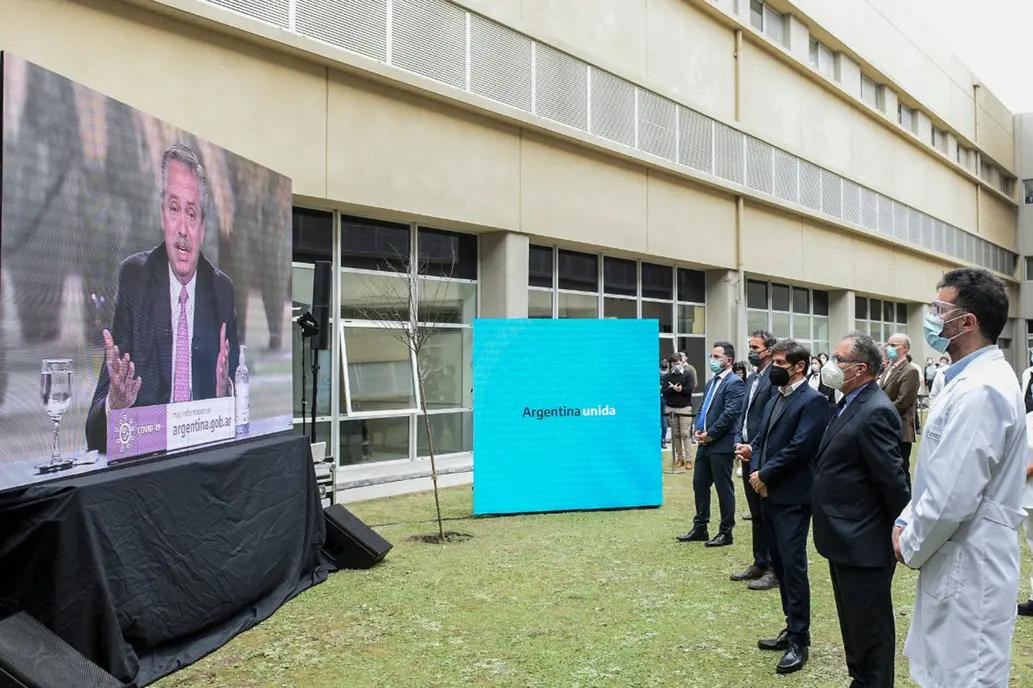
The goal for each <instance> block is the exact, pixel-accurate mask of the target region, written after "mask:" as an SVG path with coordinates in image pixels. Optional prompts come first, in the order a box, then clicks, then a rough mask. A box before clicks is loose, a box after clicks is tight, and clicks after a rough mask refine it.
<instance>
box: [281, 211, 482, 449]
mask: <svg viewBox="0 0 1033 688" xmlns="http://www.w3.org/2000/svg"><path fill="white" fill-rule="evenodd" d="M293 235H294V255H293V257H294V266H293V281H292V289H293V305H294V312H295V315H298V314H300V313H302V312H304V311H306V310H310V309H311V308H312V304H313V273H314V266H313V263H314V262H315V261H317V260H326V261H330V262H331V263H332V264H334V261H335V258H334V253H335V248H336V252H337V254H338V257H337V258H336V264H334V269H335V274H336V278H337V279H336V281H337V290H336V292H335V293H333V294H332V295H331V302H332V304H331V305H332V306H333V308H332V309H331V314H332V315H331V319H330V327H331V331H332V333H333V336H332V337H331V346H330V349H329V350H326V351H318V352H315V355H316V356H317V357H318V361H319V376H318V381H317V388H318V390H319V393H318V403H317V407H316V414H317V417H318V418H319V421H318V422H317V438H318V437H319V433H322V434H323V435H324V439H325V440H326V441H328V442H329V443H330V446H331V447H333V446H336V447H337V452H338V453H337V458H338V462H339V464H340V465H348V464H354V463H363V462H370V461H384V460H391V459H400V458H416V457H419V456H425V455H426V454H427V451H428V449H427V439H426V432H425V430H424V428H423V423H422V419H421V418H420V413H419V410H420V409H421V408H422V407H423V406H424V405H425V406H426V407H427V409H428V410H429V411H430V412H431V413H432V414H433V416H432V418H431V425H432V427H433V432H434V444H435V451H436V453H441V454H445V453H451V452H459V451H469V450H470V447H471V444H472V441H471V437H472V432H471V428H472V412H471V409H472V404H473V400H472V394H473V375H472V370H473V369H472V343H473V342H472V339H473V337H472V334H473V331H472V324H473V320H474V318H475V317H476V316H477V310H478V306H477V302H478V294H477V246H478V244H477V237H476V236H475V235H471V234H463V233H458V232H448V231H444V230H439V229H434V228H426V227H418V226H416V225H407V224H398V223H390V222H382V221H376V220H369V219H365V218H356V217H348V216H344V215H339V216H336V217H335V215H334V214H333V213H329V212H323V211H315V210H307V209H300V208H296V209H295V210H294V217H293ZM413 304H415V307H416V309H417V318H418V320H419V321H420V322H422V323H431V324H433V325H435V326H436V327H435V331H434V335H433V336H432V337H430V338H429V339H428V340H427V342H426V343H425V344H424V346H423V348H422V349H421V350H420V353H419V356H418V357H417V356H415V355H413V354H412V352H411V351H410V350H409V348H408V346H407V345H406V343H405V341H403V340H402V339H400V338H399V337H398V334H399V332H402V331H404V329H405V328H408V327H410V324H409V323H410V308H411V307H412V305H413ZM301 345H302V343H301V340H300V335H299V333H298V330H297V328H295V331H294V347H295V351H296V352H300V351H301ZM335 363H336V364H337V365H335ZM417 364H418V365H419V369H420V371H421V372H422V382H423V384H422V385H420V384H419V380H418V379H417V377H416V371H417ZM293 368H294V371H293V373H294V415H295V426H296V427H300V421H301V412H302V409H301V396H302V389H301V387H302V381H303V380H305V376H308V375H309V374H310V373H309V371H308V370H305V371H304V372H305V375H304V376H303V374H302V361H301V356H300V355H296V356H294V360H293ZM335 372H336V375H335ZM305 382H306V392H308V396H309V403H311V396H310V395H311V380H310V379H308V380H305ZM418 421H419V422H418ZM335 438H336V439H335ZM335 442H336V444H335ZM330 453H331V454H332V453H333V450H331V451H330Z"/></svg>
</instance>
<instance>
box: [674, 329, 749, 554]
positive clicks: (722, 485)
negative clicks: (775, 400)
mask: <svg viewBox="0 0 1033 688" xmlns="http://www.w3.org/2000/svg"><path fill="white" fill-rule="evenodd" d="M734 362H735V348H734V347H733V346H732V344H731V343H730V342H723V341H719V342H714V348H713V349H712V350H711V352H710V361H709V364H710V371H711V372H712V373H714V377H712V378H711V379H710V382H708V383H707V386H706V389H705V390H704V391H703V403H702V405H701V406H700V409H699V414H698V415H697V416H696V424H695V434H694V436H695V439H696V441H697V442H698V443H699V447H698V448H697V449H696V463H695V474H694V475H693V476H692V490H693V494H694V496H695V501H696V516H695V518H694V519H693V522H692V530H690V531H689V532H688V533H686V534H685V535H679V536H677V540H678V541H679V542H694V541H700V540H703V541H706V546H707V547H724V546H726V545H730V544H732V529H733V528H734V527H735V486H734V485H733V484H732V467H733V463H734V462H735V455H734V453H733V450H734V447H735V436H736V430H737V429H738V427H739V425H738V420H739V413H740V411H741V410H742V401H743V396H744V395H745V392H746V384H745V383H744V382H743V381H742V378H740V377H739V376H738V375H734V374H732V363H734ZM711 485H713V486H714V487H716V488H717V500H718V503H719V504H720V505H721V526H720V531H719V532H718V534H717V535H716V536H714V539H712V540H711V539H710V534H709V532H708V525H709V523H710V487H711Z"/></svg>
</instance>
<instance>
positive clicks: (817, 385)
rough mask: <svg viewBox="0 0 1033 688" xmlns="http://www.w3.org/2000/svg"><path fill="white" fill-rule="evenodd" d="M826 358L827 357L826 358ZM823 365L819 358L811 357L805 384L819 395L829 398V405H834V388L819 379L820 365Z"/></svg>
mask: <svg viewBox="0 0 1033 688" xmlns="http://www.w3.org/2000/svg"><path fill="white" fill-rule="evenodd" d="M826 360H828V359H826ZM823 365H825V364H824V363H822V362H821V360H820V359H817V358H814V359H811V366H810V369H809V372H808V373H807V384H808V385H810V386H811V389H813V390H815V391H816V392H818V394H820V395H821V396H823V397H825V398H826V399H828V400H829V406H835V405H836V390H834V389H832V388H831V387H829V386H828V385H826V384H825V382H824V380H822V379H821V367H822V366H823Z"/></svg>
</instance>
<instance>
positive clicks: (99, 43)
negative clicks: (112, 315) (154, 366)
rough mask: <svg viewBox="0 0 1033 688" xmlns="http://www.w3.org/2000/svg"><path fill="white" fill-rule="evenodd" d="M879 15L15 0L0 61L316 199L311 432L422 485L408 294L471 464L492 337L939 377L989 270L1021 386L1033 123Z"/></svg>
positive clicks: (304, 218)
mask: <svg viewBox="0 0 1033 688" xmlns="http://www.w3.org/2000/svg"><path fill="white" fill-rule="evenodd" d="M880 4H885V5H887V6H889V5H891V4H892V3H890V1H889V0H880V1H879V2H877V1H876V0H871V1H870V2H865V1H862V0H851V1H844V2H835V3H829V2H823V1H822V0H797V2H795V3H789V2H784V1H782V0H770V1H766V2H760V1H758V0H562V1H556V0H458V1H455V2H453V1H451V0H333V1H327V0H131V1H130V0H126V1H122V0H82V1H79V2H73V1H71V0H0V16H3V17H4V19H5V21H3V22H0V48H3V49H7V50H11V51H12V52H15V53H17V54H19V55H21V56H22V57H24V58H26V59H28V60H30V61H33V62H36V63H38V64H40V65H42V66H44V67H47V68H48V69H52V70H54V71H57V72H59V73H61V74H64V75H65V76H68V77H70V78H72V79H75V80H77V81H80V82H82V83H84V84H86V85H87V86H90V87H92V88H95V89H98V90H100V91H102V92H104V93H106V94H108V95H111V96H113V97H116V98H118V99H120V100H123V101H125V102H127V103H129V104H131V105H133V106H134V107H138V108H141V109H143V110H145V111H147V112H150V113H152V114H155V115H157V116H159V117H162V118H163V119H166V120H168V121H170V122H172V123H174V124H176V125H178V126H182V127H184V128H186V129H189V130H192V131H194V132H196V133H197V134H199V135H201V136H204V137H206V138H208V139H210V140H212V141H214V142H217V143H218V144H219V145H223V146H226V147H227V148H229V149H231V150H233V151H235V152H238V153H240V154H241V155H244V156H246V157H248V158H251V159H253V160H255V161H256V162H259V163H261V164H263V165H267V166H269V167H271V168H273V169H276V170H277V171H280V172H282V173H284V174H286V175H288V176H290V177H291V178H292V179H293V184H294V187H293V188H294V195H295V212H294V228H293V231H294V264H293V265H294V272H293V274H294V290H295V297H294V300H295V304H296V306H298V307H299V308H304V307H308V306H309V305H311V300H312V292H311V283H312V280H311V275H312V272H313V265H314V263H315V261H317V260H328V261H330V262H331V263H332V265H333V267H334V270H333V289H332V293H333V296H332V313H333V320H332V327H333V337H332V343H331V346H330V349H329V350H328V351H325V352H320V354H319V356H320V378H319V385H318V386H319V390H320V392H319V401H318V407H317V434H318V435H319V437H320V438H322V439H325V440H326V441H327V442H328V443H329V447H330V449H328V453H330V454H333V455H334V456H336V457H337V458H338V462H339V465H341V466H342V467H351V466H356V465H362V464H369V463H371V462H397V465H399V466H404V465H406V464H407V463H408V462H410V461H412V460H414V459H417V458H418V457H421V456H424V455H425V454H426V433H425V432H423V430H422V424H421V423H419V422H417V421H418V412H417V410H418V408H419V406H420V402H421V391H420V389H419V386H418V385H417V383H416V379H415V363H416V361H414V360H413V358H412V357H411V356H410V355H409V354H408V352H407V351H406V350H405V349H404V347H403V346H401V345H400V344H399V343H398V342H397V340H394V339H392V338H391V337H390V336H389V334H388V333H387V332H386V331H385V330H384V328H383V327H380V326H379V325H378V324H377V323H376V322H374V321H372V320H371V319H370V315H369V313H370V312H371V307H374V306H375V307H376V308H378V309H381V311H383V310H387V311H390V312H391V313H397V322H398V323H399V324H402V323H404V322H406V321H407V320H408V310H407V309H408V308H409V304H408V303H405V302H404V300H403V299H397V298H390V297H386V296H385V294H390V293H398V291H399V286H401V291H402V292H404V291H405V290H406V289H407V288H408V287H407V285H409V284H410V283H411V282H412V281H415V284H416V285H417V290H418V292H419V295H420V297H419V298H420V301H419V304H420V305H418V306H417V308H419V309H420V312H421V313H422V312H423V310H424V308H425V307H426V308H433V309H435V312H434V318H435V319H436V320H440V321H443V322H444V323H445V324H444V326H443V327H442V330H441V332H440V333H439V335H438V336H436V337H435V338H434V340H433V342H432V344H431V345H430V346H429V347H428V348H427V350H426V351H425V352H424V355H423V358H421V360H420V363H421V365H422V367H423V368H424V369H425V370H427V371H428V377H427V379H428V384H427V385H426V386H425V388H424V390H423V391H422V396H425V397H426V400H427V403H428V406H429V407H430V408H431V409H432V413H433V418H432V422H433V428H434V431H433V434H434V438H435V444H436V449H437V450H438V451H439V452H442V453H445V454H457V455H462V454H464V453H468V452H469V451H470V450H471V448H472V428H473V425H474V419H473V413H472V396H473V393H474V390H473V389H472V371H471V343H472V322H473V319H474V318H475V317H528V316H529V317H541V318H564V317H587V318H595V317H617V318H656V319H657V320H658V321H659V323H660V333H661V334H660V341H659V343H658V344H659V346H658V356H659V355H660V354H666V353H670V352H672V351H674V350H684V351H686V352H687V353H688V355H689V357H690V359H691V361H692V362H693V363H694V365H695V366H696V369H697V370H699V371H703V370H704V369H705V366H704V362H705V357H706V352H708V351H709V345H710V343H711V342H712V341H714V340H716V339H728V340H731V341H733V342H736V343H737V344H742V343H744V342H745V340H746V337H747V333H748V332H749V331H752V330H754V329H757V328H767V329H771V330H772V331H773V332H774V333H775V334H776V335H778V336H780V337H786V336H792V337H794V338H797V339H799V340H802V341H804V342H805V343H807V344H809V345H810V347H811V348H812V350H813V352H814V353H817V352H820V351H828V349H829V348H830V346H832V345H833V344H834V343H835V341H836V340H837V338H838V337H839V336H841V335H842V334H844V333H846V332H847V331H849V330H852V329H855V328H856V329H860V330H863V331H865V332H870V333H871V334H872V335H873V336H874V337H875V338H876V339H880V340H884V339H885V338H887V337H888V336H889V335H890V334H892V333H894V332H897V331H904V332H907V333H909V334H910V335H911V337H912V340H913V341H914V342H915V351H914V354H915V356H916V359H924V357H925V356H926V355H927V354H930V353H931V352H930V351H928V350H927V349H926V348H925V345H924V343H922V336H921V322H922V315H923V312H924V310H923V309H924V306H925V304H927V303H928V301H929V300H930V299H931V298H932V297H933V296H934V285H935V283H936V282H937V280H938V279H939V278H940V276H941V275H942V274H943V273H944V272H945V271H947V270H949V269H951V268H954V267H956V266H961V265H979V266H982V267H986V268H987V269H989V270H992V271H994V272H995V273H996V274H998V275H999V276H1000V277H1001V278H1002V279H1004V280H1005V281H1006V282H1007V284H1008V285H1009V290H1010V292H1011V294H1012V296H1013V298H1012V313H1011V316H1012V318H1011V320H1010V321H1009V323H1008V326H1007V328H1006V330H1005V332H1004V333H1003V334H1002V338H1001V345H1002V347H1003V348H1004V349H1005V350H1006V351H1007V352H1008V355H1009V356H1010V357H1011V358H1012V359H1013V363H1014V364H1015V365H1016V366H1019V365H1021V364H1022V362H1023V361H1025V360H1026V359H1027V357H1028V355H1029V354H1028V351H1029V350H1030V349H1033V310H1031V311H1030V313H1026V312H1025V310H1026V308H1027V307H1028V308H1030V309H1033V300H1030V299H1029V298H1025V300H1024V301H1023V302H1022V303H1021V304H1020V301H1019V296H1020V293H1021V294H1022V295H1023V296H1024V297H1028V295H1027V294H1026V290H1027V288H1028V287H1029V285H1028V283H1027V282H1026V281H1025V280H1028V279H1029V278H1030V276H1031V272H1030V266H1028V264H1027V261H1026V260H1025V259H1022V257H1023V256H1025V255H1027V254H1030V253H1031V249H1033V247H1030V246H1026V245H1025V243H1023V242H1026V243H1028V242H1029V241H1031V239H1029V237H1030V233H1029V232H1020V231H1018V230H1019V229H1020V227H1021V226H1022V223H1023V222H1026V223H1027V224H1028V223H1029V222H1033V220H1030V217H1033V216H1028V215H1026V214H1025V213H1026V212H1028V207H1029V206H1026V205H1022V204H1021V201H1023V200H1029V201H1033V181H1031V182H1029V184H1028V185H1024V184H1019V183H1017V181H1016V180H1017V179H1023V180H1025V179H1033V120H1027V119H1026V118H1024V117H1018V118H1016V117H1015V116H1014V115H1013V114H1012V113H1010V112H1008V111H1007V109H1006V108H1005V107H1004V106H1003V105H1002V104H1001V103H1000V102H999V101H998V100H997V99H996V98H994V96H993V95H992V94H991V93H990V92H989V91H988V90H986V89H985V88H984V87H982V86H981V85H980V83H979V81H978V79H977V78H976V77H975V75H973V74H972V73H971V72H970V71H969V70H968V69H967V68H965V66H964V65H962V64H960V63H959V62H958V61H957V60H956V59H955V58H953V57H952V56H951V55H950V54H948V53H943V54H941V53H940V52H938V51H937V50H935V49H932V48H928V49H927V48H921V47H919V44H918V43H916V42H915V41H914V40H912V37H910V36H908V35H907V34H906V33H905V32H904V31H902V30H901V29H900V28H898V26H897V25H896V24H895V23H894V22H893V20H892V19H890V18H888V17H890V16H891V14H890V13H886V12H883V11H880V9H879V5H880ZM1027 139H1028V141H1027ZM1023 150H1025V151H1029V152H1030V153H1031V154H1030V155H1027V156H1023V154H1022V151H1023ZM1027 197H1028V198H1027ZM1020 237H1025V238H1024V239H1022V238H1020ZM400 257H401V258H403V260H397V259H398V258H400ZM392 258H395V259H396V260H391V259H392ZM1020 264H1021V265H1022V271H1021V274H1020ZM1020 287H1021V288H1020ZM430 295H434V298H433V299H432V298H430ZM421 317H422V316H421ZM428 317H430V316H428ZM1016 338H1018V341H1016ZM296 344H297V342H296ZM569 355H570V362H571V368H572V370H574V369H576V368H577V367H579V366H582V365H583V364H584V362H585V361H586V360H591V358H592V357H595V356H604V355H605V351H597V350H595V349H593V345H592V343H591V342H585V344H584V348H583V349H582V350H578V351H571V352H569ZM295 358H296V362H295V378H296V387H295V389H296V393H295V405H296V406H295V408H296V415H297V416H298V421H297V422H298V423H299V424H300V415H301V414H300V379H301V376H300V371H301V360H300V356H298V355H296V356H295ZM519 365H520V363H519V362H518V361H514V371H515V374H518V371H519ZM392 465H395V464H392ZM348 470H349V469H348V468H342V470H341V474H342V475H347V471H348ZM399 470H401V469H399Z"/></svg>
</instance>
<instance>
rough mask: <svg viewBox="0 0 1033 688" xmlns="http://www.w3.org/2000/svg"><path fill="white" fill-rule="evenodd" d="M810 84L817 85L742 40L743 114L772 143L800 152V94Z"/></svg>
mask: <svg viewBox="0 0 1033 688" xmlns="http://www.w3.org/2000/svg"><path fill="white" fill-rule="evenodd" d="M805 86H806V89H805V88H804V87H805ZM810 88H814V86H813V85H806V84H804V82H803V79H802V77H800V76H799V75H798V74H797V73H796V72H794V71H792V70H791V69H789V68H787V67H785V66H784V65H782V64H780V63H779V62H777V61H776V60H775V59H774V58H772V57H770V56H769V55H767V54H766V53H764V52H763V51H761V50H760V49H759V48H757V47H755V46H754V45H752V44H751V43H749V42H748V41H743V52H742V111H741V113H740V114H741V117H742V123H743V125H744V126H745V127H746V128H748V129H750V130H751V131H754V132H757V133H758V134H759V135H760V136H761V137H763V138H765V139H766V140H767V141H769V142H770V143H773V144H775V145H778V146H782V147H783V148H786V149H787V150H790V151H795V152H799V151H800V150H801V148H802V146H803V143H802V138H803V134H802V132H803V123H802V121H801V114H800V106H799V104H798V102H797V98H798V97H799V94H800V92H801V91H803V90H807V89H810Z"/></svg>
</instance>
